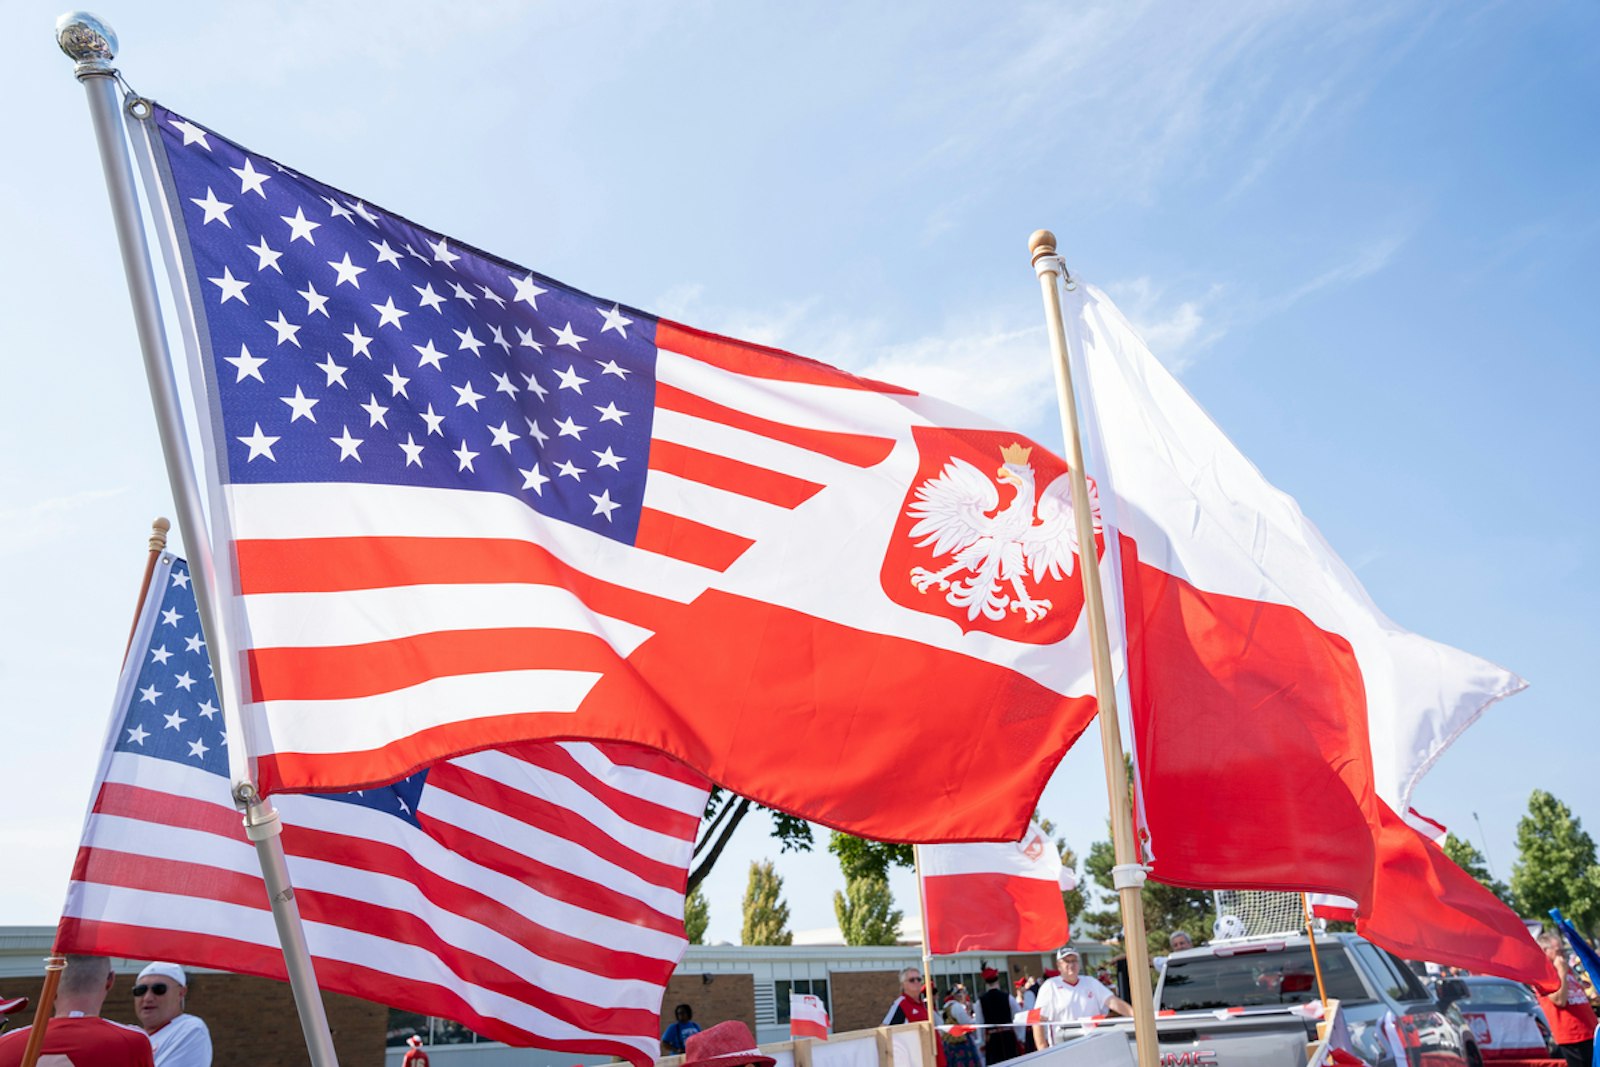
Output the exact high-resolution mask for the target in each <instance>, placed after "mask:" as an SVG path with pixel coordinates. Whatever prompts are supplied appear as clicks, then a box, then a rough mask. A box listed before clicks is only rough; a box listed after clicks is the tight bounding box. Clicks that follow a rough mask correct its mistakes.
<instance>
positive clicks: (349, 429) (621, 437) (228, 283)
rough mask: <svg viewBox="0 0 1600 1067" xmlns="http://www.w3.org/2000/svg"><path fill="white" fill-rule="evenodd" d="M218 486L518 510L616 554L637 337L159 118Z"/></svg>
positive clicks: (582, 305) (637, 451)
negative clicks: (416, 489) (421, 491)
mask: <svg viewBox="0 0 1600 1067" xmlns="http://www.w3.org/2000/svg"><path fill="white" fill-rule="evenodd" d="M151 121H153V122H154V123H155V125H156V128H157V129H158V130H159V136H160V140H161V142H162V145H163V147H164V149H165V157H166V169H167V171H168V173H169V175H170V179H171V180H170V183H169V184H170V186H171V187H172V188H171V190H170V195H171V198H172V210H173V213H174V215H175V216H177V217H179V218H181V219H182V222H183V226H182V227H181V229H182V230H183V231H184V232H185V233H186V234H187V241H188V255H189V257H190V260H191V262H192V265H193V266H192V270H191V272H190V274H191V279H192V280H191V285H192V286H193V287H194V289H193V292H192V294H191V295H192V299H193V300H194V302H195V305H196V307H197V308H198V309H199V310H200V313H201V316H202V334H203V336H204V338H205V340H206V341H208V342H209V349H210V366H209V368H208V372H209V374H210V376H211V379H212V382H211V387H212V395H213V397H215V398H216V404H217V408H218V412H219V414H220V417H221V423H222V425H221V428H220V433H219V435H218V436H219V447H220V448H223V449H224V450H225V451H224V465H223V467H224V472H225V473H224V477H225V478H226V479H227V480H228V481H230V482H236V483H238V482H243V483H253V482H364V483H384V484H391V485H410V486H430V487H439V488H449V489H473V490H481V491H488V492H496V493H503V494H506V495H508V496H513V497H516V498H517V499H519V500H521V501H523V502H524V503H526V504H527V505H528V506H530V507H532V508H534V509H535V510H537V511H539V512H540V513H541V514H544V515H548V516H550V517H552V518H555V519H560V520H562V521H565V522H570V523H573V524H576V525H578V526H581V527H583V528H585V529H588V530H592V531H594V532H597V533H600V534H603V535H605V536H607V537H611V538H613V539H615V540H619V541H623V542H625V543H628V544H632V543H633V542H634V539H635V536H636V533H637V531H638V527H639V517H640V511H641V507H642V501H643V499H644V487H645V479H646V465H647V463H648V459H649V448H650V436H651V427H652V423H653V418H654V399H655V387H656V381H655V366H656V348H655V343H654V340H655V320H654V319H653V318H651V317H649V316H647V315H645V314H643V313H641V312H638V311H635V310H633V309H631V308H623V307H620V306H619V305H617V304H614V303H610V302H604V301H599V300H597V299H595V298H594V297H591V296H588V295H587V294H584V293H581V292H579V291H577V290H575V289H572V288H569V287H567V286H564V285H561V284H560V283H558V282H555V281H553V280H551V279H549V278H545V277H542V276H540V275H536V274H533V273H531V272H529V271H527V270H525V269H524V268H521V267H518V266H515V265H514V264H511V263H507V262H504V261H501V260H498V259H495V258H494V257H492V256H489V255H486V254H484V253H481V252H478V251H476V250H474V249H471V248H468V247H466V246H463V245H459V244H456V243H454V242H452V241H450V240H449V239H447V238H445V237H442V236H441V235H439V234H436V233H434V232H432V231H429V230H425V229H423V228H421V227H418V226H416V225H413V224H412V223H410V222H408V221H406V220H405V219H403V218H400V217H398V216H395V215H392V214H389V213H388V212H385V211H381V210H379V209H377V208H374V207H372V206H370V205H367V204H365V203H362V202H361V201H359V200H357V199H355V198H354V197H351V196H348V195H346V194H345V193H343V192H340V191H339V190H337V189H334V188H332V187H330V186H326V185H323V184H322V183H320V182H317V181H314V180H312V179H310V178H307V177H305V176H303V175H301V174H299V173H297V172H295V171H293V170H290V169H288V168H285V167H282V166H280V165H279V164H276V163H274V162H272V161H271V160H269V159H267V158H266V157H265V156H261V155H258V154H255V153H253V152H247V151H246V150H244V149H243V148H241V147H239V146H238V145H236V144H234V143H232V142H231V141H228V140H227V139H225V138H223V137H221V136H218V135H217V134H215V133H213V132H211V131H210V130H208V129H205V128H203V127H200V126H198V125H197V124H195V123H193V122H190V121H189V120H187V119H184V118H182V117H181V116H178V115H176V114H174V113H173V112H171V111H168V110H166V109H165V108H162V107H159V106H158V107H155V108H154V112H153V118H152V120H151Z"/></svg>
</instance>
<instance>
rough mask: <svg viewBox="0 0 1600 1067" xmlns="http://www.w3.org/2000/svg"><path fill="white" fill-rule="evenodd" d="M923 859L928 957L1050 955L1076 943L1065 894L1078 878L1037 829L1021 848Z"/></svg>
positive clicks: (957, 848)
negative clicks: (954, 954)
mask: <svg viewBox="0 0 1600 1067" xmlns="http://www.w3.org/2000/svg"><path fill="white" fill-rule="evenodd" d="M920 851H921V854H922V893H923V907H924V912H925V914H926V916H927V921H928V951H930V952H932V953H934V954H935V955H948V954H952V953H957V952H1048V951H1050V950H1052V949H1054V948H1056V947H1057V946H1059V945H1064V944H1066V943H1067V941H1068V940H1069V933H1070V931H1069V927H1068V919H1067V908H1066V902H1065V900H1064V899H1063V898H1062V895H1061V894H1062V891H1063V890H1064V889H1069V888H1071V886H1072V885H1075V884H1076V878H1075V877H1074V876H1073V875H1072V873H1071V872H1070V871H1065V870H1064V869H1063V868H1062V866H1061V853H1060V852H1058V851H1057V850H1056V847H1055V845H1054V844H1052V843H1051V841H1050V839H1049V838H1048V837H1046V836H1045V835H1044V833H1043V832H1042V831H1041V830H1040V829H1039V825H1038V824H1037V823H1034V824H1033V825H1031V826H1029V827H1028V832H1027V833H1026V834H1024V835H1023V837H1022V840H1020V841H1015V842H1006V843H1000V844H966V845H924V846H923V847H922V849H921V850H920ZM1069 878H1071V879H1072V880H1071V882H1069V881H1068V879H1069Z"/></svg>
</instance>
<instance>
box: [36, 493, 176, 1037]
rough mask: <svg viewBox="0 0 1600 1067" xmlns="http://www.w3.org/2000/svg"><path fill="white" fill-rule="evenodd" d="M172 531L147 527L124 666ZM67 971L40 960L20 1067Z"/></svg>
mask: <svg viewBox="0 0 1600 1067" xmlns="http://www.w3.org/2000/svg"><path fill="white" fill-rule="evenodd" d="M171 529H172V523H171V521H170V520H168V519H164V518H157V519H155V520H154V521H153V522H151V523H150V541H149V546H150V555H149V558H148V559H146V560H145V564H144V578H143V579H141V580H140V582H139V595H138V596H137V597H135V598H134V601H133V625H132V626H131V627H130V628H129V630H128V644H127V647H126V648H124V649H123V650H122V662H123V663H127V662H128V653H129V652H130V651H132V649H133V635H134V634H135V633H136V632H138V629H139V615H140V613H141V612H142V611H143V610H144V598H145V594H146V593H148V592H150V578H151V576H152V575H154V574H155V572H156V562H157V561H158V560H160V559H161V553H162V552H164V551H166V548H167V533H168V531H170V530H171ZM66 969H67V961H66V958H65V957H63V956H46V957H45V958H44V986H43V988H42V989H40V990H39V1006H38V1007H37V1008H36V1009H34V1013H33V1029H32V1030H31V1031H30V1032H29V1033H28V1047H27V1048H26V1049H24V1050H23V1052H22V1065H21V1067H35V1065H36V1064H37V1063H38V1062H39V1052H40V1050H41V1049H43V1048H44V1036H45V1031H46V1030H48V1029H49V1027H50V1013H51V1012H52V1011H53V1010H54V1009H55V1005H56V989H57V987H58V986H60V985H61V972H62V971H64V970H66Z"/></svg>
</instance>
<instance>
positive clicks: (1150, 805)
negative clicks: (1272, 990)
mask: <svg viewBox="0 0 1600 1067" xmlns="http://www.w3.org/2000/svg"><path fill="white" fill-rule="evenodd" d="M1067 310H1068V318H1069V327H1068V328H1069V334H1070V335H1071V337H1072V347H1073V349H1074V353H1073V355H1074V358H1075V359H1076V360H1078V361H1079V370H1078V381H1079V382H1080V383H1083V384H1082V386H1081V389H1082V393H1081V395H1080V398H1079V400H1080V404H1081V405H1082V407H1083V410H1084V421H1085V423H1086V426H1085V438H1086V442H1085V443H1086V448H1087V449H1088V451H1089V454H1090V456H1091V459H1090V467H1091V470H1093V469H1094V468H1095V467H1096V466H1098V467H1099V468H1100V469H1099V471H1098V474H1099V482H1100V487H1101V502H1102V510H1103V517H1102V519H1103V524H1104V527H1105V533H1106V540H1107V542H1108V543H1115V544H1117V545H1118V546H1119V548H1120V557H1119V560H1118V566H1119V568H1120V571H1121V578H1120V585H1121V593H1122V603H1121V605H1120V609H1121V612H1122V615H1123V619H1122V622H1123V628H1124V632H1125V633H1126V637H1127V648H1126V651H1127V664H1128V684H1129V690H1130V693H1131V697H1132V705H1131V708H1130V718H1131V721H1132V724H1133V734H1134V749H1135V756H1136V763H1137V771H1138V778H1139V782H1140V785H1141V788H1142V811H1141V817H1142V826H1141V832H1142V834H1148V837H1147V838H1146V839H1145V840H1146V841H1147V842H1148V849H1147V851H1148V853H1149V855H1150V856H1151V857H1152V859H1151V863H1152V868H1151V869H1152V873H1153V875H1154V877H1156V878H1158V879H1159V880H1161V881H1163V882H1167V883H1169V884H1175V885H1185V886H1194V887H1200V888H1219V889H1220V888H1240V889H1277V890H1288V891H1312V892H1319V893H1329V894H1335V895H1339V896H1344V897H1348V898H1351V899H1353V900H1354V901H1355V902H1356V905H1357V907H1356V920H1357V927H1358V929H1360V930H1361V932H1362V933H1364V934H1365V935H1366V936H1367V937H1369V938H1370V939H1372V940H1373V941H1376V942H1378V943H1379V944H1381V945H1383V946H1384V947H1386V948H1389V949H1391V950H1392V951H1394V952H1397V953H1399V954H1401V955H1404V956H1409V957H1412V958H1419V957H1420V958H1425V959H1431V960H1437V961H1438V962H1441V963H1453V964H1458V965H1461V966H1466V967H1469V968H1471V969H1473V970H1476V971H1486V972H1489V973H1493V974H1502V975H1505V976H1506V977H1510V978H1514V979H1517V980H1521V981H1531V982H1545V981H1553V974H1552V972H1551V969H1550V965H1549V963H1548V961H1546V960H1545V958H1544V956H1543V954H1542V953H1541V952H1540V951H1539V949H1538V947H1537V946H1536V945H1535V944H1534V943H1533V941H1532V940H1531V938H1529V936H1528V934H1527V930H1526V928H1525V927H1524V926H1523V925H1522V922H1521V920H1519V919H1518V918H1517V917H1516V916H1515V915H1514V914H1513V913H1512V912H1511V910H1510V909H1509V908H1506V907H1505V906H1504V905H1503V904H1501V903H1500V902H1499V901H1498V900H1496V899H1495V898H1494V897H1493V896H1492V894H1490V893H1489V892H1488V891H1487V890H1485V889H1484V888H1483V887H1482V886H1480V885H1479V884H1478V883H1477V882H1476V881H1475V880H1473V879H1472V878H1471V877H1470V876H1469V875H1467V874H1466V873H1465V872H1464V871H1462V870H1461V869H1460V868H1459V867H1457V866H1455V864H1453V863H1451V862H1450V861H1449V860H1448V859H1447V858H1446V857H1445V856H1444V854H1443V853H1442V852H1441V851H1440V850H1439V849H1438V848H1437V847H1436V846H1434V844H1433V843H1432V842H1431V841H1430V840H1429V839H1428V837H1427V836H1424V835H1423V834H1421V833H1419V832H1418V831H1417V830H1416V829H1415V828H1414V827H1413V826H1411V825H1408V823H1407V821H1406V820H1405V819H1404V818H1402V816H1401V814H1400V813H1402V812H1407V811H1408V810H1409V809H1410V806H1411V795H1412V791H1413V790H1414V789H1415V787H1416V785H1417V782H1418V780H1419V779H1420V778H1421V777H1422V775H1423V773H1424V772H1425V771H1426V770H1427V769H1428V767H1429V766H1430V765H1431V764H1432V762H1433V761H1434V760H1435V759H1437V758H1438V757H1439V756H1440V755H1441V754H1442V753H1443V751H1444V750H1445V748H1446V747H1447V746H1448V745H1449V744H1450V742H1451V741H1452V740H1454V738H1455V737H1456V736H1457V735H1458V734H1459V733H1460V732H1461V731H1462V730H1464V729H1465V728H1466V727H1467V726H1469V725H1471V723H1472V722H1473V721H1474V720H1475V719H1477V717H1478V716H1479V715H1481V714H1482V713H1483V712H1484V711H1485V710H1486V709H1487V708H1488V707H1489V706H1490V705H1492V704H1493V703H1495V702H1496V701H1497V700H1500V699H1501V698H1503V697H1506V696H1509V695H1511V694H1513V693H1515V692H1517V691H1518V690H1520V689H1522V688H1523V687H1524V685H1525V683H1524V682H1523V681H1522V680H1521V679H1520V678H1518V677H1517V676H1515V675H1514V674H1511V673H1510V672H1508V671H1505V670H1503V669H1501V668H1500V667H1497V666H1495V665H1494V664H1492V663H1490V662H1488V661H1486V660H1482V659H1479V658H1478V657H1476V656H1472V655H1469V654H1468V653H1465V652H1461V651H1458V650H1456V649H1454V648H1450V647H1447V646H1445V645H1441V644H1437V643H1435V642H1432V641H1429V640H1427V639H1425V638H1422V637H1419V636H1417V635H1416V634H1412V633H1408V632H1407V631H1405V630H1403V629H1401V628H1400V627H1399V626H1397V625H1395V624H1394V623H1393V622H1391V621H1390V620H1389V619H1388V618H1386V617H1385V616H1384V615H1383V613H1382V612H1381V611H1379V610H1378V608H1377V606H1376V605H1375V604H1374V603H1373V602H1372V600H1371V599H1370V598H1369V597H1368V595H1367V593H1366V590H1364V589H1363V588H1362V587H1361V584H1360V582H1359V581H1357V579H1356V577H1355V575H1354V574H1353V573H1352V572H1351V571H1350V569H1349V568H1348V567H1347V566H1346V565H1345V564H1344V562H1343V561H1341V560H1340V559H1339V558H1338V556H1336V555H1335V554H1334V552H1333V550H1332V549H1331V548H1329V546H1328V545H1327V543H1326V542H1325V541H1324V540H1323V539H1322V535H1321V534H1320V533H1318V531H1317V530H1316V528H1315V527H1314V526H1313V525H1312V524H1311V523H1310V521H1309V520H1307V519H1306V517H1305V516H1304V515H1303V514H1301V512H1300V509H1299V506H1298V505H1297V504H1296V503H1295V501H1294V500H1293V499H1292V498H1291V497H1289V496H1288V495H1287V494H1285V493H1283V492H1281V491H1280V490H1278V489H1276V488H1274V487H1273V486H1272V485H1270V484H1269V483H1268V482H1267V481H1266V479H1265V478H1263V477H1262V476H1261V473H1260V471H1258V470H1257V469H1256V468H1255V467H1254V466H1253V465H1252V464H1251V463H1250V462H1249V461H1248V460H1247V459H1246V458H1245V457H1244V456H1243V455H1242V454H1240V452H1239V451H1238V449H1236V448H1235V447H1234V446H1233V444H1232V442H1230V441H1229V440H1228V439H1227V438H1226V437H1225V436H1224V435H1223V433H1222V431H1221V430H1220V429H1218V427H1217V426H1216V424H1215V423H1213V422H1212V421H1211V420H1210V419H1209V418H1208V417H1207V416H1206V414H1205V413H1204V412H1203V411H1202V410H1201V409H1200V407H1199V405H1197V404H1196V403H1195V402H1194V400H1193V398H1192V397H1190V396H1189V395H1188V393H1187V392H1185V391H1184V389H1183V387H1182V386H1181V385H1179V384H1178V382H1177V380H1176V379H1174V378H1173V377H1172V375H1171V374H1170V373H1169V372H1168V371H1167V370H1166V368H1165V367H1163V366H1162V365H1161V364H1160V363H1159V362H1158V361H1157V360H1156V359H1155V358H1154V357H1153V356H1152V355H1151V354H1150V352H1149V351H1148V350H1147V349H1146V348H1145V346H1144V344H1143V343H1142V342H1141V341H1140V340H1139V339H1138V337H1137V336H1136V335H1135V333H1134V331H1133V329H1132V327H1131V326H1129V324H1128V323H1127V321H1126V320H1125V319H1124V318H1123V317H1122V315H1121V313H1120V312H1118V311H1117V310H1116V308H1115V307H1113V306H1112V304H1111V302H1110V301H1109V300H1108V299H1107V298H1106V297H1105V296H1104V294H1102V293H1100V292H1098V291H1096V290H1094V289H1093V288H1091V287H1087V286H1080V287H1079V288H1078V289H1077V290H1076V291H1074V292H1071V293H1068V294H1067ZM1374 518H1375V520H1376V519H1377V517H1376V516H1375V517H1374ZM1113 555H1116V554H1113ZM1110 599H1112V600H1115V599H1116V598H1115V597H1112V598H1110ZM1116 607H1117V605H1115V604H1113V608H1116ZM1430 836H1431V835H1430Z"/></svg>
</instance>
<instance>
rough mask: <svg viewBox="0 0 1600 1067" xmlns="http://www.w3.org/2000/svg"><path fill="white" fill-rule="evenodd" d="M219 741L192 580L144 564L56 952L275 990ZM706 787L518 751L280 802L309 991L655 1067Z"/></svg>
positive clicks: (639, 755) (675, 773) (595, 755)
mask: <svg viewBox="0 0 1600 1067" xmlns="http://www.w3.org/2000/svg"><path fill="white" fill-rule="evenodd" d="M229 741H230V739H229V738H227V737H225V736H224V735H223V726H222V716H221V715H220V714H219V710H218V702H217V694H216V688H215V685H214V683H213V682H212V677H211V666H210V660H209V658H208V656H207V652H206V643H205V641H204V640H203V639H202V638H201V636H200V625H199V618H198V613H197V611H196V608H195V599H194V594H193V591H192V589H191V588H190V583H189V571H188V567H187V565H186V564H185V563H184V562H183V561H182V560H180V559H176V558H174V557H173V556H172V555H171V554H170V553H163V554H162V555H161V557H160V558H159V560H158V562H157V566H156V568H155V572H154V574H153V576H152V578H151V583H150V593H149V595H148V596H147V598H146V601H145V603H144V605H143V606H142V609H141V611H140V614H139V618H138V622H137V624H136V629H135V634H134V641H133V643H132V645H131V648H130V652H129V656H128V660H127V663H126V664H125V666H124V669H123V674H122V677H121V679H120V682H119V685H118V695H117V699H116V702H115V705H114V707H113V712H112V720H111V730H110V734H109V736H108V738H107V744H106V748H105V753H104V756H103V760H102V763H101V766H100V770H99V773H98V775H97V777H96V780H95V784H94V790H93V794H92V800H91V806H90V810H89V814H88V816H87V819H86V820H85V824H84V831H83V839H82V843H81V845H80V846H79V850H78V855H77V859H76V862H75V863H74V865H73V869H72V881H71V884H70V887H69V889H68V893H67V902H66V906H65V908H64V910H63V915H62V919H61V925H60V927H59V930H58V932H57V937H56V951H57V952H72V953H85V954H91V955H98V956H121V957H126V958H131V959H150V958H159V959H170V960H175V961H178V962H181V963H187V964H192V965H196V966H201V967H214V968H217V969H219V970H226V971H233V972H237V973H241V974H256V975H264V976H267V977H273V978H284V977H285V973H284V965H283V954H282V952H281V950H280V949H279V947H278V936H277V931H276V927H275V926H274V923H273V918H272V913H271V910H270V908H269V905H268V901H267V892H266V887H265V884H264V883H263V881H262V878H261V873H260V867H259V862H258V860H257V858H256V852H255V847H254V846H253V845H251V844H250V843H249V842H248V841H246V840H245V837H244V833H243V829H242V826H241V822H240V817H239V813H238V812H237V811H236V810H235V809H234V807H233V804H232V803H231V800H230V794H229V784H228V778H227V761H226V759H225V758H224V756H223V753H224V751H225V746H226V745H227V744H228V743H229ZM708 793H709V787H708V783H706V782H705V780H704V779H702V778H701V777H700V776H699V775H697V774H694V773H693V772H691V771H689V770H688V769H687V768H685V767H683V766H682V765H681V764H678V763H676V762H674V761H673V760H670V759H668V758H666V757H665V756H662V755H661V754H659V753H657V752H652V751H650V750H648V749H643V748H639V747H637V746H631V745H622V744H587V743H556V742H537V743H530V744H524V745H520V746H515V747H511V748H507V749H504V750H501V751H496V752H480V753H476V754H474V755H469V756H463V757H461V758H459V759H455V760H451V761H449V762H446V763H440V764H436V765H434V766H432V767H430V768H429V769H428V770H426V771H423V772H421V773H419V774H416V775H413V776H411V777H409V778H407V779H405V780H403V781H400V782H396V783H395V784H394V785H392V786H388V787H384V788H379V789H368V790H365V791H363V792H359V793H347V794H338V795H303V796H283V797H280V798H278V802H277V807H278V810H279V813H280V815H281V817H282V820H283V825H284V831H283V845H284V850H285V852H286V853H287V855H288V864H289V875H290V879H291V881H292V883H293V885H294V888H295V896H296V899H297V900H298V902H299V906H300V913H301V916H302V920H303V924H304V928H305V932H306V940H307V942H308V944H309V948H310V952H311V955H312V958H313V961H314V965H315V968H316V973H317V978H318V981H319V982H320V983H321V986H322V988H323V989H324V990H330V991H334V992H339V993H348V994H351V995H354V996H358V997H364V998H366V999H368V1000H372V1001H377V1002H378V1003H380V1004H388V1005H391V1006H394V1007H398V1008H403V1009H406V1010H409V1011H416V1012H422V1013H424V1014H428V1015H438V1016H443V1017H445V1018H448V1019H454V1020H456V1021H457V1022H460V1023H463V1024H464V1025H466V1026H468V1027H470V1028H471V1029H472V1030H475V1031H477V1032H478V1033H480V1034H482V1035H483V1036H485V1037H487V1038H491V1039H493V1040H497V1041H505V1042H507V1043H509V1044H513V1045H538V1046H540V1047H543V1048H549V1049H555V1050H559V1051H562V1052H570V1053H574V1054H579V1053H597V1054H601V1055H616V1056H621V1057H623V1058H625V1059H627V1060H629V1061H630V1062H632V1063H634V1064H638V1065H641V1067H643V1065H646V1064H649V1063H652V1062H653V1061H654V1060H655V1058H656V1055H657V1054H658V1053H659V1051H660V1043H659V1039H658V1025H659V1019H660V1013H661V999H662V994H663V992H664V990H665V988H666V983H667V980H668V979H669V978H670V977H671V976H672V972H673V969H674V968H675V967H676V966H677V963H678V960H679V959H680V958H681V957H682V955H683V951H684V948H685V946H686V945H687V938H686V936H685V932H684V924H683V905H684V886H685V883H686V881H687V878H688V864H689V856H690V853H691V851H692V849H693V845H694V837H695V833H696V830H697V829H698V826H699V822H700V816H701V813H702V812H703V811H704V808H705V802H706V799H707V796H708Z"/></svg>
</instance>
